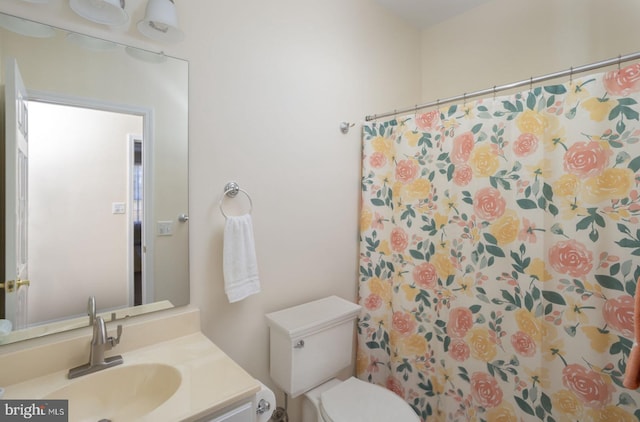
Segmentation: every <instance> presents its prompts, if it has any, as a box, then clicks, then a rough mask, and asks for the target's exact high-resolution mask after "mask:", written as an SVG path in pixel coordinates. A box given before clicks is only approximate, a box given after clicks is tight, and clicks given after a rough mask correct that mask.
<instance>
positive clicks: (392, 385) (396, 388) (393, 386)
mask: <svg viewBox="0 0 640 422" xmlns="http://www.w3.org/2000/svg"><path fill="white" fill-rule="evenodd" d="M387 389H388V390H391V391H393V392H394V393H396V394H397V395H399V396H400V397H402V398H403V399H404V388H402V384H401V383H400V382H399V381H398V380H397V379H395V378H393V377H389V378H387Z"/></svg>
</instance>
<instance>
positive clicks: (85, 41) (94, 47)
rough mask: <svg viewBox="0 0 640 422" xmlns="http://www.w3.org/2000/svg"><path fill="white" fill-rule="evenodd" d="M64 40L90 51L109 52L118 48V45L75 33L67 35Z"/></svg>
mask: <svg viewBox="0 0 640 422" xmlns="http://www.w3.org/2000/svg"><path fill="white" fill-rule="evenodd" d="M66 39H67V41H69V42H72V43H74V44H76V45H78V46H80V47H82V48H85V49H87V50H91V51H110V50H115V49H117V48H118V44H116V43H114V42H111V41H107V40H103V39H100V38H95V37H90V36H88V35H83V34H78V33H77V32H70V33H68V34H67V36H66Z"/></svg>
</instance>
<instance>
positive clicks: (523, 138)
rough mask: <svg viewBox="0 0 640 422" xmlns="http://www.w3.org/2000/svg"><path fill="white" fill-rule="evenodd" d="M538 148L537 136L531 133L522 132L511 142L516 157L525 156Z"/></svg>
mask: <svg viewBox="0 0 640 422" xmlns="http://www.w3.org/2000/svg"><path fill="white" fill-rule="evenodd" d="M537 148H538V138H537V137H536V135H534V134H533V133H523V134H521V135H520V136H518V139H516V141H515V142H514V144H513V152H514V154H515V155H516V157H526V156H527V155H529V154H532V153H533V152H535V150H536V149H537Z"/></svg>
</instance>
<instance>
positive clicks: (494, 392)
mask: <svg viewBox="0 0 640 422" xmlns="http://www.w3.org/2000/svg"><path fill="white" fill-rule="evenodd" d="M471 396H472V397H473V398H474V400H475V401H477V402H478V403H479V404H480V406H482V407H484V408H486V409H490V408H493V407H497V406H499V405H500V403H502V389H501V388H500V386H499V385H498V381H496V379H495V378H493V377H492V376H491V375H489V374H486V373H484V372H474V373H473V375H471Z"/></svg>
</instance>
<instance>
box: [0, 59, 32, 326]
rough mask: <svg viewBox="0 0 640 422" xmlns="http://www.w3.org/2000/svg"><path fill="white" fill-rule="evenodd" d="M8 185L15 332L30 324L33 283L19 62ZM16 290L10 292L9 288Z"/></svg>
mask: <svg viewBox="0 0 640 422" xmlns="http://www.w3.org/2000/svg"><path fill="white" fill-rule="evenodd" d="M5 107H6V111H5V112H6V136H5V166H6V174H13V175H15V177H14V178H11V177H7V178H6V182H5V191H6V194H5V198H6V207H5V209H6V215H5V237H6V241H5V283H4V285H5V289H4V294H5V298H4V299H5V300H4V302H5V318H6V319H9V320H11V322H12V323H13V326H14V329H21V328H25V327H26V325H27V303H28V301H27V292H28V280H29V274H28V271H29V268H28V256H27V255H28V248H27V238H28V236H27V234H28V233H27V228H28V224H27V222H28V221H27V215H28V213H27V209H28V206H27V205H28V204H27V200H28V194H27V192H28V176H27V175H28V163H29V160H28V157H29V154H28V139H29V133H28V122H29V119H28V111H27V89H26V88H25V86H24V83H23V81H22V77H21V76H20V70H19V68H18V63H17V62H16V61H15V60H13V59H10V60H8V61H7V69H6V86H5ZM11 284H13V285H14V286H15V288H14V289H13V291H10V290H11V289H9V288H8V287H9V286H10V285H11Z"/></svg>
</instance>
